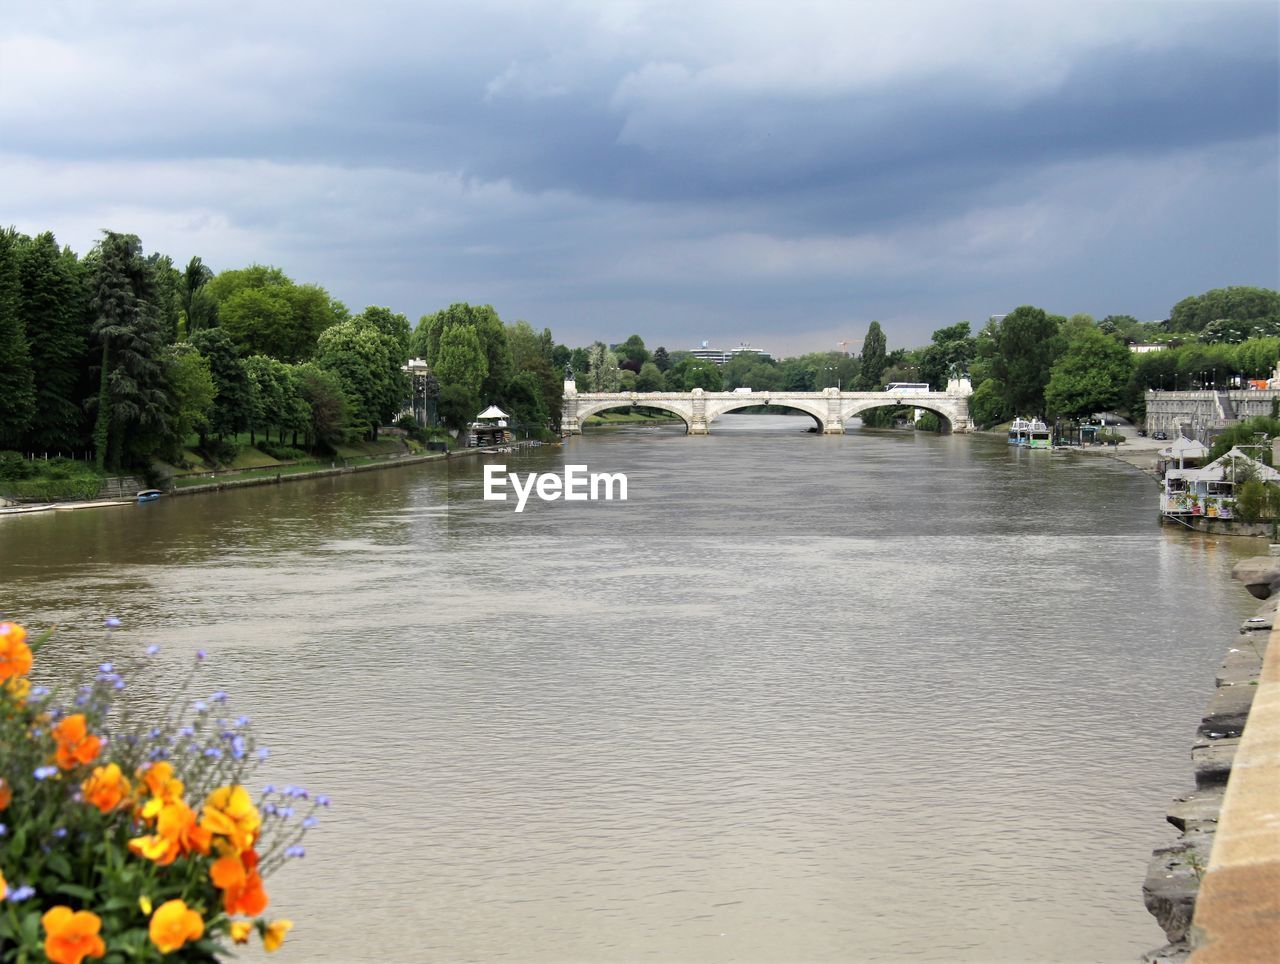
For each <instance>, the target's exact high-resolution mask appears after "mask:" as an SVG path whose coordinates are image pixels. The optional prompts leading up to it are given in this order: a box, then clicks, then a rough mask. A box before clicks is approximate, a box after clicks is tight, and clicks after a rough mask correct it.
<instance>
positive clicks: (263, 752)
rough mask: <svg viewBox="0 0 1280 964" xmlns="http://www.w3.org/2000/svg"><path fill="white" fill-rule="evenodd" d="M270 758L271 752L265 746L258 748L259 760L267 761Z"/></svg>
mask: <svg viewBox="0 0 1280 964" xmlns="http://www.w3.org/2000/svg"><path fill="white" fill-rule="evenodd" d="M269 756H271V751H270V750H268V749H267V748H266V747H265V746H260V747H258V759H259V760H265V759H266V758H267V757H269Z"/></svg>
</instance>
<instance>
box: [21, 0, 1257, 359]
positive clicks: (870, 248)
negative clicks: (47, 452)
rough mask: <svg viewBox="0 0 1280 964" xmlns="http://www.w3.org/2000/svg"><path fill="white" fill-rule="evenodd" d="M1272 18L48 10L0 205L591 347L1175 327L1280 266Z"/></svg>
mask: <svg viewBox="0 0 1280 964" xmlns="http://www.w3.org/2000/svg"><path fill="white" fill-rule="evenodd" d="M1276 31H1277V12H1276V8H1275V7H1274V6H1273V5H1271V4H1247V3H1246V4H1209V3H1206V4H1200V5H1195V4H1164V3H1096V4H1084V5H997V4H980V5H972V6H969V7H961V6H959V5H955V4H929V3H915V4H906V5H895V6H894V7H892V8H890V7H888V5H876V6H856V5H849V4H842V3H831V4H825V3H821V2H815V3H811V4H801V5H798V6H785V7H784V6H783V5H778V4H764V3H759V4H757V3H750V2H744V3H734V4H719V3H713V2H707V3H702V4H669V3H659V2H654V3H591V4H587V3H584V4H574V3H557V4H547V3H538V4H527V3H522V4H517V3H502V2H487V3H477V4H471V5H468V6H466V7H465V8H464V7H454V6H446V5H422V4H412V3H386V4H380V5H376V6H372V7H362V8H359V9H357V8H354V7H350V6H336V5H332V6H331V5H312V6H310V7H308V8H307V15H306V16H305V18H304V17H300V16H299V15H298V13H297V10H296V8H293V7H290V6H274V5H271V4H237V3H232V4H228V5H226V6H220V7H218V8H216V9H215V8H212V7H209V8H203V9H201V10H198V11H194V12H190V13H187V14H184V15H183V16H178V15H176V14H175V13H174V12H173V8H170V7H162V6H157V5H154V4H150V3H138V4H132V5H124V6H122V7H110V8H109V7H106V6H104V5H96V4H83V5H80V4H53V5H47V6H45V7H41V8H39V9H34V8H33V9H31V10H29V11H26V12H25V13H24V14H23V15H22V16H19V17H16V18H14V22H13V24H12V25H11V27H10V29H9V31H8V32H7V34H6V36H5V37H4V38H3V39H2V40H0V131H3V134H2V135H0V152H4V153H3V154H2V155H0V163H3V164H4V165H5V167H6V172H5V173H7V174H8V177H7V178H6V179H5V182H4V186H0V202H3V203H4V204H5V206H6V208H7V209H8V210H10V211H11V212H12V214H11V215H10V220H15V221H18V222H19V225H20V227H23V228H24V229H29V230H37V229H44V228H46V227H48V228H53V229H54V230H56V231H58V233H59V235H60V237H61V239H62V240H65V241H68V242H70V243H72V244H73V245H74V246H76V247H78V248H83V247H85V246H87V245H88V244H89V243H91V241H92V238H93V236H94V233H95V231H96V229H97V228H99V227H102V226H104V225H106V224H110V225H111V226H113V227H117V228H122V229H127V230H135V231H137V232H138V233H140V234H141V235H142V236H143V240H144V242H146V243H147V244H148V245H149V246H155V247H159V248H162V249H164V250H166V251H170V252H171V253H173V254H174V255H175V257H186V256H189V255H190V254H196V253H199V254H202V255H203V256H204V257H205V258H206V260H211V261H213V263H215V264H217V265H219V266H221V267H228V266H233V265H235V264H240V263H244V262H246V261H249V260H254V259H257V260H263V261H270V262H272V263H276V264H280V265H282V266H284V267H285V268H286V270H288V271H290V273H292V274H294V275H296V276H299V277H303V278H305V279H307V280H316V281H320V282H322V283H324V284H326V285H327V286H329V287H330V288H331V289H332V290H334V291H335V293H337V294H338V295H340V296H342V297H344V298H346V299H348V300H350V301H352V302H353V303H355V304H363V303H366V302H374V301H378V302H391V303H393V304H395V305H396V306H397V307H400V308H402V309H404V310H407V311H409V312H411V313H415V314H416V313H418V312H421V311H425V310H430V309H432V308H434V307H436V306H438V304H440V303H443V302H447V301H449V300H454V299H457V298H467V299H472V300H481V301H493V302H494V303H495V304H496V305H497V306H498V307H499V309H500V310H501V311H502V312H503V313H504V314H506V315H508V316H511V317H515V316H521V315H523V316H527V317H529V318H530V319H531V320H534V321H535V322H537V323H546V324H552V325H554V326H555V327H556V328H557V332H558V333H563V335H564V337H566V338H569V339H570V340H575V339H576V340H580V339H587V338H594V337H598V336H600V337H606V338H609V337H620V336H622V335H625V334H626V333H627V332H628V331H631V330H637V329H638V330H641V331H644V332H646V333H649V334H651V335H652V336H653V337H655V338H657V339H659V340H668V341H673V342H675V343H683V342H684V341H690V340H693V338H694V337H695V332H694V330H693V329H692V327H691V326H694V325H696V326H698V330H697V332H696V336H697V337H698V338H701V337H712V338H723V339H730V340H732V339H736V338H738V337H748V336H749V337H752V338H755V339H757V340H760V339H761V338H762V337H763V336H767V334H768V333H769V332H770V331H774V330H776V329H777V328H778V327H779V325H780V324H781V322H782V321H783V320H785V321H786V324H787V327H789V328H790V329H792V333H791V334H788V335H786V336H785V337H784V336H783V335H782V334H781V333H778V334H777V337H778V338H779V345H778V347H779V348H783V349H794V348H799V347H803V343H804V342H805V339H809V340H810V341H811V342H813V343H815V344H816V343H820V342H822V341H823V340H824V339H826V338H827V333H828V332H829V331H832V330H842V331H843V330H845V329H848V328H851V327H854V326H857V325H862V326H863V327H865V322H866V320H868V319H869V318H870V317H873V316H876V317H881V318H882V319H890V320H891V321H894V322H896V323H897V325H898V332H899V334H898V340H899V341H906V342H912V341H919V340H921V339H922V338H923V337H927V334H928V330H929V328H930V326H931V325H933V324H934V323H935V322H936V323H938V324H941V323H944V322H947V321H950V320H954V319H955V318H958V317H976V316H980V315H982V314H984V313H987V312H990V311H1000V310H1005V309H1006V308H1008V307H1010V299H1015V303H1016V300H1034V301H1038V302H1041V303H1045V304H1046V305H1047V306H1049V307H1053V308H1055V309H1057V310H1062V311H1073V310H1088V311H1093V312H1095V313H1106V312H1108V311H1116V312H1121V311H1123V312H1129V313H1134V314H1139V315H1141V316H1151V317H1154V316H1156V315H1158V314H1163V313H1164V312H1165V311H1167V308H1168V306H1169V305H1170V304H1172V302H1173V301H1175V300H1177V298H1178V297H1181V296H1182V295H1184V294H1187V293H1190V292H1191V290H1192V289H1194V286H1191V288H1188V284H1189V280H1190V278H1191V277H1196V278H1199V277H1204V278H1206V279H1207V282H1206V284H1205V285H1204V287H1207V286H1210V285H1213V284H1226V283H1259V284H1275V283H1276V277H1275V264H1276V260H1277V258H1280V244H1278V243H1277V240H1276V236H1275V235H1276V232H1275V217H1274V211H1275V200H1276V197H1275V196H1276V188H1275V164H1276V160H1277V157H1276V132H1277V113H1278V105H1277V89H1278V84H1277V80H1278V78H1280V65H1278V53H1277V46H1278V44H1277V39H1276V36H1277V32H1276ZM1268 204H1270V207H1268V206H1267V205H1268ZM1259 209H1261V210H1263V211H1266V212H1269V214H1268V215H1267V216H1261V217H1260V216H1258V215H1257V213H1256V212H1257V211H1258V210H1259ZM1228 225H1232V226H1234V230H1231V229H1228ZM1135 250H1140V251H1144V252H1146V253H1147V256H1146V257H1143V258H1133V257H1131V256H1130V252H1133V251H1135ZM1119 263H1124V264H1126V265H1127V268H1126V271H1125V272H1124V273H1123V274H1122V275H1121V274H1118V273H1117V272H1116V270H1115V266H1116V265H1117V264H1119ZM1174 264H1177V265H1179V266H1180V268H1179V270H1177V271H1174V270H1172V268H1171V266H1172V265H1174ZM787 312H790V314H789V315H787V314H786V313H787ZM890 330H891V338H892V337H893V336H894V329H892V328H891V329H890Z"/></svg>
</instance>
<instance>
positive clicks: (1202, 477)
mask: <svg viewBox="0 0 1280 964" xmlns="http://www.w3.org/2000/svg"><path fill="white" fill-rule="evenodd" d="M1233 460H1239V461H1236V464H1237V465H1239V464H1240V462H1245V463H1247V464H1248V465H1250V466H1251V467H1252V468H1253V470H1254V473H1255V474H1256V476H1257V478H1259V479H1261V480H1262V481H1263V482H1280V472H1277V471H1276V470H1275V469H1273V468H1272V467H1271V466H1269V465H1267V464H1266V463H1264V462H1259V461H1258V460H1257V459H1255V458H1254V457H1253V456H1251V455H1245V453H1244V452H1242V451H1240V449H1238V448H1235V447H1232V449H1231V450H1230V451H1229V452H1227V453H1226V454H1224V455H1221V456H1219V457H1218V458H1216V459H1214V460H1213V461H1212V462H1210V463H1209V464H1208V465H1206V466H1205V467H1204V468H1200V469H1170V470H1169V472H1168V473H1167V474H1166V476H1165V478H1175V479H1186V480H1187V481H1188V482H1221V481H1223V480H1224V479H1226V478H1227V476H1228V473H1230V472H1231V465H1232V461H1233Z"/></svg>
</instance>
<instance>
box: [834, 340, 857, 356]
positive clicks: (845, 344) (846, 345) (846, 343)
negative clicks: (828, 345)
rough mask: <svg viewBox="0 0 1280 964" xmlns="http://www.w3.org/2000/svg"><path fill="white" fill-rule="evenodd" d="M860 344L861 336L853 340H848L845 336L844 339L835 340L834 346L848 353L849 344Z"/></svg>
mask: <svg viewBox="0 0 1280 964" xmlns="http://www.w3.org/2000/svg"><path fill="white" fill-rule="evenodd" d="M861 344H862V339H861V338H858V339H855V340H853V341H850V340H849V339H847V338H846V339H845V340H844V341H838V342H836V347H838V348H839V349H840V350H841V351H843V352H844V353H845V354H846V355H848V354H849V346H850V345H861Z"/></svg>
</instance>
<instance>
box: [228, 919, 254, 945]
mask: <svg viewBox="0 0 1280 964" xmlns="http://www.w3.org/2000/svg"><path fill="white" fill-rule="evenodd" d="M252 933H253V924H252V923H250V922H249V921H247V920H233V921H232V922H231V939H232V940H233V941H235V942H236V943H237V944H248V943H249V935H250V934H252Z"/></svg>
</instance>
